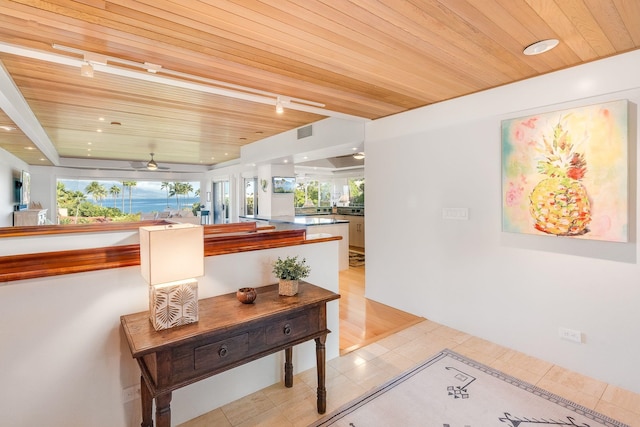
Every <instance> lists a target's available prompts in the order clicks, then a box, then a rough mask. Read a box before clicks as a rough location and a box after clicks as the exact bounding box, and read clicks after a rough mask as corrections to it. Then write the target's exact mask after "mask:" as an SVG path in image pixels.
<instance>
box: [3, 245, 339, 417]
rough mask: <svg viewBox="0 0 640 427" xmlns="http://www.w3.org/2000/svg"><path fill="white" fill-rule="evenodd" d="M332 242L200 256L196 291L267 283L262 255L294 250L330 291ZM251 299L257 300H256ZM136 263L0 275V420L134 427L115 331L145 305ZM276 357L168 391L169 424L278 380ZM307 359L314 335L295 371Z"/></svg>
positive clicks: (334, 351) (128, 373)
mask: <svg viewBox="0 0 640 427" xmlns="http://www.w3.org/2000/svg"><path fill="white" fill-rule="evenodd" d="M337 251H338V242H337V241H331V242H324V243H316V244H309V245H302V246H294V247H288V248H279V249H269V250H264V251H252V252H245V253H240V254H232V255H222V256H215V257H207V258H206V262H205V273H206V275H205V277H202V278H200V279H199V297H200V298H206V297H209V296H213V295H219V294H223V293H228V292H234V291H235V290H236V289H237V288H239V287H242V286H254V287H257V286H262V285H266V284H269V283H274V282H275V279H274V278H272V277H271V262H272V261H273V260H274V259H275V258H277V257H278V256H287V255H295V254H299V255H300V256H303V257H305V258H306V259H307V261H308V262H309V264H310V265H311V267H312V271H311V275H310V277H309V278H308V280H309V282H311V283H316V284H318V285H320V286H323V287H325V288H327V289H330V290H332V291H334V292H337V291H338V257H337V255H336V254H337ZM259 303H260V299H259V297H258V299H257V300H256V304H259ZM147 304H148V291H147V285H146V284H145V283H144V281H143V279H142V276H141V275H140V269H139V267H128V268H120V269H111V270H103V271H96V272H90V273H81V274H70V275H64V276H58V277H50V278H45V279H34V280H22V281H16V282H11V283H0V313H1V314H2V322H0V348H1V351H0V366H1V367H2V368H1V369H0V384H2V387H0V402H1V404H0V407H1V408H2V421H1V422H0V424H2V425H7V426H13V427H31V426H36V425H43V426H45V425H46V426H51V427H67V426H92V427H101V426H104V427H119V426H128V427H133V426H139V425H140V422H141V419H140V408H139V405H140V401H139V400H134V401H133V402H130V403H126V404H125V403H123V402H122V389H123V388H125V387H129V386H132V385H135V384H136V383H138V381H139V375H140V371H139V369H138V367H137V364H136V363H135V362H134V360H133V359H132V358H131V354H130V353H129V349H128V346H127V343H126V340H125V339H124V337H123V335H122V333H121V331H120V319H119V318H120V316H121V315H123V314H129V313H134V312H138V311H143V310H146V309H147ZM327 317H328V327H329V329H330V330H332V331H333V332H332V333H331V334H329V336H328V337H327V360H329V359H332V358H334V357H337V356H338V352H339V337H338V330H339V328H338V302H337V301H333V302H330V303H329V304H328V311H327ZM283 364H284V356H283V355H282V354H277V355H272V356H268V357H265V358H263V359H260V360H257V361H254V362H251V363H250V364H249V365H245V366H243V367H241V368H237V369H234V370H231V371H227V372H225V373H222V374H220V375H217V376H215V377H212V378H209V379H207V380H203V381H201V382H199V383H196V384H193V385H190V386H187V387H185V388H182V389H179V390H177V391H176V392H174V393H173V400H172V405H171V406H172V421H173V424H174V425H175V424H178V423H181V422H184V421H186V420H189V419H191V418H194V417H196V416H198V415H200V414H202V413H205V412H208V411H210V410H212V409H215V408H216V407H219V406H221V405H223V404H225V403H228V402H230V401H233V400H235V399H238V398H240V397H242V396H245V395H247V394H250V393H252V392H254V391H256V390H259V389H261V388H264V387H266V386H269V385H271V384H274V383H277V382H280V381H281V378H283ZM313 366H315V345H314V343H313V341H311V342H307V343H304V344H302V345H299V346H296V347H295V349H294V370H295V371H296V372H299V371H301V370H306V369H309V368H311V367H313Z"/></svg>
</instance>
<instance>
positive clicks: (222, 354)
mask: <svg viewBox="0 0 640 427" xmlns="http://www.w3.org/2000/svg"><path fill="white" fill-rule="evenodd" d="M228 353H229V350H228V349H227V346H226V345H223V346H222V347H220V350H218V356H220V357H225V356H226V355H227V354H228Z"/></svg>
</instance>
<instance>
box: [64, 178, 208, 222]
mask: <svg viewBox="0 0 640 427" xmlns="http://www.w3.org/2000/svg"><path fill="white" fill-rule="evenodd" d="M56 201H57V205H58V214H59V222H60V223H61V224H76V223H88V222H104V221H138V220H140V219H141V218H142V217H143V216H145V217H147V216H150V215H151V214H153V213H157V212H162V211H165V210H172V211H178V210H189V211H191V212H192V213H193V214H194V215H196V211H197V210H198V209H200V183H199V182H167V181H165V182H158V181H125V180H122V181H113V180H109V181H106V180H93V181H92V180H79V179H59V180H58V181H57V183H56Z"/></svg>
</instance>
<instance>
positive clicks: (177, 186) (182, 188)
mask: <svg viewBox="0 0 640 427" xmlns="http://www.w3.org/2000/svg"><path fill="white" fill-rule="evenodd" d="M192 191H193V186H192V185H191V184H189V183H188V182H174V183H173V195H175V196H176V200H177V201H178V209H180V208H182V206H181V204H180V198H179V197H178V196H188V195H189V193H190V192H192Z"/></svg>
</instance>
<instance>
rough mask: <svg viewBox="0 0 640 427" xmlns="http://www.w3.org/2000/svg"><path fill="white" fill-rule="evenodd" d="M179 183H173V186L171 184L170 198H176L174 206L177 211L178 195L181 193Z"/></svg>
mask: <svg viewBox="0 0 640 427" xmlns="http://www.w3.org/2000/svg"><path fill="white" fill-rule="evenodd" d="M181 185H182V184H181V183H180V182H174V183H173V184H171V197H173V196H175V197H176V206H177V207H178V209H180V197H179V196H180V194H182V193H181V191H182V190H181V188H182V187H181Z"/></svg>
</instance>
